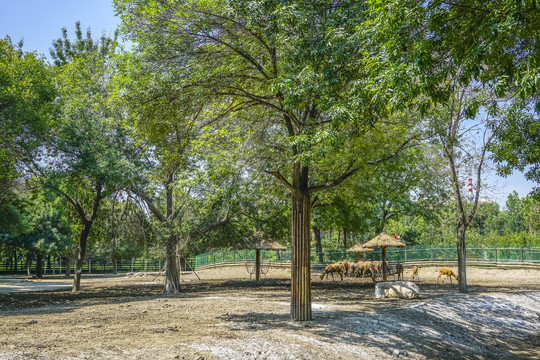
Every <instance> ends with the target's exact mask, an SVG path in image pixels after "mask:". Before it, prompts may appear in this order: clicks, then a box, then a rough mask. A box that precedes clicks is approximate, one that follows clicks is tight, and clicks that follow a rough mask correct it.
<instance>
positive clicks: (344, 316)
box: [0, 267, 540, 360]
mask: <svg viewBox="0 0 540 360" xmlns="http://www.w3.org/2000/svg"><path fill="white" fill-rule="evenodd" d="M409 273H410V272H408V271H406V277H407V276H408V274H409ZM198 275H199V276H200V277H201V279H202V280H198V279H197V278H196V277H195V275H194V274H186V275H184V277H183V280H184V282H183V289H182V293H181V294H179V295H170V296H166V295H164V294H163V293H162V284H161V281H162V277H157V278H156V277H155V275H141V276H124V275H122V276H114V277H112V276H108V277H104V276H101V277H99V276H98V277H91V278H90V277H88V276H83V282H82V287H83V291H81V292H80V293H79V294H72V293H71V292H70V291H67V290H65V289H64V288H62V289H59V290H54V291H44V290H42V289H40V287H39V285H42V284H43V283H44V282H45V283H46V282H49V281H50V282H60V283H63V282H65V280H64V279H63V278H61V277H57V278H52V277H49V278H48V279H45V280H43V281H41V282H37V281H32V280H30V281H24V279H23V278H15V279H11V280H10V281H11V283H12V285H13V284H15V285H19V289H18V290H19V292H13V291H10V290H9V288H10V286H9V285H8V281H7V279H6V278H0V289H2V292H1V293H0V319H1V320H0V359H21V360H22V359H198V360H202V359H244V360H249V359H391V358H394V359H395V358H404V359H512V358H513V359H538V358H540V270H534V269H509V270H502V269H482V268H469V269H468V273H467V275H468V282H469V284H470V292H469V293H468V294H465V295H464V294H459V293H458V292H457V287H456V283H455V281H454V283H453V284H450V283H445V284H437V283H436V275H437V269H436V268H432V267H425V268H421V270H420V276H421V278H420V281H417V285H418V286H419V287H420V290H421V296H420V298H419V299H413V300H404V299H380V300H378V299H375V298H374V297H373V294H374V286H373V284H372V283H371V281H370V280H368V279H346V280H345V281H343V282H340V281H331V280H328V281H327V280H325V281H320V279H319V278H318V277H317V276H316V275H317V274H316V273H314V274H313V275H314V276H313V284H312V288H313V290H312V297H313V321H309V322H294V321H291V320H289V287H290V280H289V271H287V270H286V269H271V270H270V271H269V273H268V274H267V277H266V279H264V280H263V281H261V282H260V283H255V282H254V281H250V280H249V275H248V274H247V272H246V270H245V268H242V267H237V268H217V269H208V270H203V271H199V272H198ZM22 283H24V286H25V287H26V288H31V286H32V285H36V286H37V290H38V291H32V292H21V291H20V290H21V289H20V284H22ZM68 285H69V284H68ZM58 286H65V284H58ZM8 291H9V292H8Z"/></svg>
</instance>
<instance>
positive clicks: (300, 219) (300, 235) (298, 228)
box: [291, 164, 312, 321]
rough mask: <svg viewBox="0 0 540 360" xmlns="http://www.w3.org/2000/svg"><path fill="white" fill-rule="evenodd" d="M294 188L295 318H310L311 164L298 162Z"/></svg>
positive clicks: (292, 309)
mask: <svg viewBox="0 0 540 360" xmlns="http://www.w3.org/2000/svg"><path fill="white" fill-rule="evenodd" d="M293 189H294V190H293V191H292V194H291V195H292V221H291V230H292V231H291V232H292V261H291V319H292V320H298V321H307V320H311V319H312V314H311V259H310V255H311V254H310V243H311V237H310V228H311V206H312V204H311V199H310V195H309V191H308V168H307V167H301V166H300V164H295V174H294V181H293Z"/></svg>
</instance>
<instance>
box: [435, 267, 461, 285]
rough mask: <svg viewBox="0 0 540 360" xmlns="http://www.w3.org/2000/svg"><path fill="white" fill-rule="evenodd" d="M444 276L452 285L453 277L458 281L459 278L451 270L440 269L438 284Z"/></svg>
mask: <svg viewBox="0 0 540 360" xmlns="http://www.w3.org/2000/svg"><path fill="white" fill-rule="evenodd" d="M443 275H446V276H447V277H448V278H449V279H450V284H451V283H452V276H453V277H455V278H456V280H457V279H458V277H457V276H456V274H454V272H453V271H452V270H450V269H439V276H438V277H437V284H438V283H439V279H440V278H441V276H443Z"/></svg>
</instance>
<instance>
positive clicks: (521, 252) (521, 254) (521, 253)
mask: <svg viewBox="0 0 540 360" xmlns="http://www.w3.org/2000/svg"><path fill="white" fill-rule="evenodd" d="M519 250H520V254H519V256H520V259H521V262H523V248H521V249H519Z"/></svg>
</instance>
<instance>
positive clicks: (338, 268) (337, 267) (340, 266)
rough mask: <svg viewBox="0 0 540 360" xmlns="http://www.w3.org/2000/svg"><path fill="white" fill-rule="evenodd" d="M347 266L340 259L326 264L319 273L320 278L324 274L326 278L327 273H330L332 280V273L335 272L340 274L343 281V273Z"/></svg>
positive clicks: (345, 271)
mask: <svg viewBox="0 0 540 360" xmlns="http://www.w3.org/2000/svg"><path fill="white" fill-rule="evenodd" d="M347 268H348V266H347V265H345V263H343V262H341V261H339V262H337V263H334V264H329V265H326V267H325V268H324V271H323V273H322V274H321V280H322V279H323V278H324V275H326V278H327V279H328V274H332V280H334V273H335V272H337V273H338V274H339V276H341V281H343V275H344V274H346V273H347Z"/></svg>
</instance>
